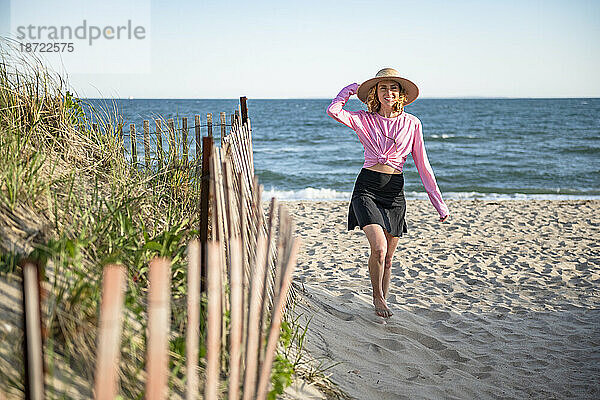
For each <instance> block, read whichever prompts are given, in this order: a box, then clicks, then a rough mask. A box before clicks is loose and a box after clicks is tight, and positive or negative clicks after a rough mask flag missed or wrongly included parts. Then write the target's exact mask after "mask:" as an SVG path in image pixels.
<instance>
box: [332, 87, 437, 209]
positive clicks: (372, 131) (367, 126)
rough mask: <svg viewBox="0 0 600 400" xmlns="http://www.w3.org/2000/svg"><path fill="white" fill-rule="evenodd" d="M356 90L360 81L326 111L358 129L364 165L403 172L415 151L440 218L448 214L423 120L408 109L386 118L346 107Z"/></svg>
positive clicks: (348, 125) (340, 95)
mask: <svg viewBox="0 0 600 400" xmlns="http://www.w3.org/2000/svg"><path fill="white" fill-rule="evenodd" d="M357 90H358V84H356V83H353V84H351V85H348V86H346V87H345V88H343V89H342V90H341V91H340V93H339V94H338V95H337V97H336V98H335V99H333V101H332V102H331V104H330V105H329V107H327V114H328V115H329V116H330V117H332V118H333V119H335V120H337V121H339V122H341V123H342V124H344V125H346V126H347V127H349V128H351V129H353V130H354V131H355V132H356V134H357V135H358V139H359V140H360V142H361V143H362V145H363V146H364V148H365V162H364V164H363V168H367V167H371V166H373V165H375V164H378V163H379V164H386V165H390V166H392V167H394V168H396V169H398V170H400V171H402V166H403V165H404V163H405V162H406V158H407V157H408V154H410V153H412V157H413V160H414V162H415V165H416V167H417V170H418V171H419V176H420V177H421V182H423V186H425V190H426V191H427V195H428V196H429V200H430V201H431V204H433V206H434V207H435V209H436V210H437V211H438V213H439V214H440V217H445V216H446V215H448V214H449V212H448V206H446V204H445V203H444V200H443V199H442V194H441V192H440V189H439V187H438V185H437V182H436V180H435V176H434V175H433V169H432V168H431V165H430V164H429V160H428V159H427V153H426V152H425V144H424V143H423V131H422V126H421V121H420V120H419V119H418V118H417V117H415V116H414V115H411V114H409V113H407V112H406V111H403V112H402V114H400V115H399V116H397V117H396V118H385V117H382V116H381V115H379V114H378V113H370V112H367V111H364V110H360V111H346V110H344V108H343V107H344V105H345V104H346V102H347V101H348V99H349V98H350V96H351V95H353V94H355V93H356V91H357ZM386 136H388V137H386Z"/></svg>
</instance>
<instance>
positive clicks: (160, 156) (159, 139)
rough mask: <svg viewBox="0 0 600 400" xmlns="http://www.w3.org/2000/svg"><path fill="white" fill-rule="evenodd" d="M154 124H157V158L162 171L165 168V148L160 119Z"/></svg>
mask: <svg viewBox="0 0 600 400" xmlns="http://www.w3.org/2000/svg"><path fill="white" fill-rule="evenodd" d="M154 122H155V123H156V156H157V158H158V169H159V170H161V169H162V167H163V147H162V133H161V127H160V119H157V120H155V121H154Z"/></svg>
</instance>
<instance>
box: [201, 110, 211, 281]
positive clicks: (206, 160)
mask: <svg viewBox="0 0 600 400" xmlns="http://www.w3.org/2000/svg"><path fill="white" fill-rule="evenodd" d="M206 124H207V130H208V136H204V137H203V138H202V181H201V187H200V192H201V197H200V232H199V236H200V243H201V244H202V246H201V249H202V257H201V260H202V261H201V262H202V265H201V267H200V270H201V272H202V273H201V278H200V288H201V290H202V291H203V292H204V291H205V290H206V289H205V288H206V286H207V285H206V283H207V281H206V268H207V265H206V253H204V252H205V249H206V247H205V246H204V244H205V243H206V242H207V241H208V214H209V208H208V199H209V197H210V189H209V188H210V179H211V176H210V163H211V157H212V154H213V150H212V147H213V136H212V114H206Z"/></svg>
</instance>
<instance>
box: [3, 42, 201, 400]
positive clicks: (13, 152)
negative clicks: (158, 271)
mask: <svg viewBox="0 0 600 400" xmlns="http://www.w3.org/2000/svg"><path fill="white" fill-rule="evenodd" d="M3 46H4V47H3V48H2V50H1V52H0V165H1V166H2V167H1V168H0V233H1V235H0V272H2V273H3V275H5V276H8V275H11V276H18V272H19V271H18V270H19V267H18V261H19V259H20V258H22V257H25V256H29V257H34V258H36V259H37V260H39V262H40V264H41V265H42V266H43V270H44V275H45V281H46V285H45V289H46V293H47V294H46V295H47V301H45V302H44V304H45V307H44V310H43V312H44V323H45V325H46V331H47V338H46V342H45V348H46V363H47V365H48V367H49V374H47V375H48V377H49V381H48V382H47V386H48V391H49V392H50V393H52V396H55V397H59V398H60V397H61V396H63V394H61V389H60V388H61V387H62V388H65V387H67V389H68V386H69V380H70V379H71V378H69V376H71V375H72V374H73V372H74V371H76V374H77V375H78V376H79V377H80V378H81V380H82V381H83V382H88V383H89V382H93V372H94V365H95V348H96V336H95V334H96V329H97V324H98V303H99V296H100V284H101V272H102V267H103V266H104V265H106V264H107V263H111V262H116V263H121V264H123V265H124V266H125V267H126V268H127V285H128V286H127V290H126V295H125V309H126V311H125V321H124V325H123V326H124V332H123V342H122V345H123V349H124V351H123V352H122V357H121V373H122V376H121V395H122V396H123V397H124V398H131V399H134V398H142V396H143V382H144V379H143V375H144V352H145V345H144V343H145V328H146V316H145V310H146V305H145V299H146V293H145V292H146V290H147V282H146V274H147V264H148V261H149V260H150V259H151V258H152V257H154V256H157V255H158V256H166V257H169V258H171V260H172V264H173V267H172V282H173V284H172V299H173V300H172V315H173V318H172V324H171V333H172V337H171V341H170V350H171V353H170V366H169V367H170V370H171V374H170V379H169V385H170V387H171V392H172V393H174V394H181V393H182V389H183V385H184V382H185V376H184V374H183V369H184V365H185V360H184V354H185V347H184V343H185V339H184V331H185V318H186V306H185V294H186V268H185V251H186V247H187V243H188V242H189V240H190V239H191V238H193V237H194V236H195V235H196V230H195V228H196V226H197V224H198V220H197V216H198V210H197V204H198V198H199V186H198V184H197V180H196V179H195V176H193V174H192V171H190V170H186V169H164V170H161V171H148V170H145V171H142V170H138V169H134V168H132V167H131V166H130V163H129V161H127V160H126V159H125V158H124V156H123V144H122V142H121V140H120V138H119V136H118V135H117V134H116V132H115V128H116V127H117V126H118V124H119V123H122V120H121V118H120V115H119V113H118V110H117V109H116V107H115V106H114V104H112V105H110V104H108V105H107V106H106V107H102V108H98V107H93V106H92V105H91V104H87V103H86V102H85V101H82V100H79V99H78V98H77V97H76V95H74V94H72V93H70V92H69V91H68V85H67V82H66V81H65V80H64V79H63V78H62V77H61V76H59V75H57V74H54V73H53V72H51V71H49V70H47V69H46V68H44V66H43V64H42V63H41V62H40V60H38V59H36V58H35V57H32V56H27V57H24V56H21V55H20V54H19V53H17V52H15V51H12V50H11V49H10V48H7V45H6V43H3ZM92 123H95V124H97V125H98V126H99V128H100V129H98V131H95V130H93V129H92ZM109 129H110V130H109ZM201 332H204V330H203V329H201ZM5 339H11V338H5ZM12 339H15V340H18V339H19V337H18V335H16V336H15V337H13V338H12ZM4 342H5V343H6V344H7V345H9V343H8V342H7V341H6V340H5V341H4ZM201 343H203V340H202V338H201ZM14 344H15V343H11V344H10V345H14ZM200 351H201V353H202V352H203V351H204V350H203V349H201V350H200ZM201 355H202V354H201ZM19 356H20V353H18V352H16V354H15V357H14V362H17V363H18V364H17V365H13V367H14V368H13V369H12V370H9V371H6V370H5V369H0V384H1V385H2V386H3V389H4V390H5V391H6V392H9V393H15V392H19V391H21V390H23V387H22V381H23V380H22V376H21V374H22V373H23V366H22V361H21V357H19ZM55 378H56V379H58V380H59V381H60V380H62V382H54V381H53V380H54V379H55ZM91 386H92V385H87V388H89V387H91ZM65 390H66V389H65ZM69 390H70V389H69ZM79 390H83V391H84V393H81V395H83V396H84V397H88V396H90V395H91V393H90V392H89V391H88V392H85V388H80V389H79ZM67 391H68V390H67Z"/></svg>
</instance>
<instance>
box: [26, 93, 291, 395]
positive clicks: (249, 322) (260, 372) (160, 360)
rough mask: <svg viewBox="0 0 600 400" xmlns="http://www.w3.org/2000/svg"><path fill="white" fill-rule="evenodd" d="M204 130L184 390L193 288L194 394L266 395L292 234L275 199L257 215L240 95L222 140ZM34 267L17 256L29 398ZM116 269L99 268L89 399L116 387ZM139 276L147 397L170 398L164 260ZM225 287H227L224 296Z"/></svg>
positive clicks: (189, 386)
mask: <svg viewBox="0 0 600 400" xmlns="http://www.w3.org/2000/svg"><path fill="white" fill-rule="evenodd" d="M221 115H222V116H223V115H224V113H221ZM146 125H147V124H144V126H146ZM208 133H209V135H207V136H205V137H203V138H202V152H201V153H198V154H202V166H201V167H202V185H203V187H202V192H201V204H200V213H201V222H200V235H199V239H197V240H193V241H192V242H190V243H189V246H188V298H187V317H188V319H187V328H186V357H187V360H186V366H187V368H186V374H187V379H186V399H197V398H199V396H200V394H201V393H200V377H199V376H198V371H199V369H198V361H199V360H198V346H199V337H200V332H199V326H200V321H199V318H200V304H201V302H200V298H201V293H202V292H206V294H207V321H206V324H205V326H206V327H207V332H206V349H207V352H206V363H205V364H206V371H205V377H204V390H203V398H204V399H207V400H212V399H217V398H222V397H223V394H224V392H226V393H227V398H228V399H230V400H233V399H236V400H238V399H243V400H249V399H265V398H266V397H267V394H268V392H269V385H270V376H271V369H272V364H273V360H274V357H275V354H276V351H277V343H278V341H279V332H280V327H281V320H282V316H283V313H284V311H285V308H286V306H287V305H288V303H289V302H290V298H291V290H292V287H291V280H292V274H293V272H294V269H295V265H296V258H297V254H298V251H299V246H300V241H299V239H298V238H296V237H294V236H293V235H292V232H293V221H292V218H291V217H290V215H289V213H288V212H287V210H286V208H285V207H283V206H282V205H278V203H277V200H276V199H275V198H272V199H271V202H270V204H269V206H270V207H269V212H268V217H267V218H265V215H264V211H263V206H262V204H261V195H262V190H263V188H262V185H260V184H259V183H258V179H257V177H256V176H255V175H254V166H253V158H252V138H251V130H250V120H249V119H248V118H247V108H246V103H245V98H243V100H242V102H241V113H235V114H233V115H232V118H231V129H230V131H229V133H228V134H227V133H226V132H225V131H223V132H222V135H221V147H217V146H215V145H214V143H213V137H212V134H211V130H208ZM198 139H199V138H197V143H198V142H199V140H198ZM197 151H198V150H197ZM132 154H135V151H132ZM183 160H186V159H185V156H184V158H183ZM186 163H187V160H186ZM188 166H189V165H188ZM197 167H198V168H200V165H199V164H198V166H197ZM209 215H210V216H211V218H209ZM209 221H210V222H211V224H210V226H209V225H208V223H209ZM36 268H37V266H36V265H35V263H34V262H31V261H27V262H25V263H24V264H23V293H24V296H23V299H24V308H23V309H24V318H25V327H26V329H25V331H26V335H25V341H26V345H25V351H26V380H27V382H26V391H27V397H28V398H32V399H41V398H43V393H44V388H43V381H44V380H43V373H44V372H43V361H42V360H43V353H42V350H43V348H42V342H41V335H40V330H41V327H40V326H41V325H40V298H39V275H38V272H37V271H36ZM125 276H126V274H125V267H124V266H122V265H118V264H112V265H107V266H105V267H104V271H103V281H102V300H101V306H100V321H99V326H98V338H97V353H96V354H97V360H96V373H95V385H94V396H95V398H96V399H111V400H113V399H114V398H115V396H116V394H117V388H118V365H119V354H120V348H119V345H120V337H121V327H122V314H123V298H124V290H125V287H126V285H125ZM148 277H149V291H148V301H147V304H148V309H147V313H148V340H147V349H146V398H147V399H157V400H158V399H166V398H168V397H169V393H168V388H167V381H168V376H169V372H168V345H169V327H170V293H171V291H170V277H171V261H170V260H169V259H166V258H155V259H153V260H152V261H150V263H149V274H148ZM225 287H228V288H229V295H227V294H226V290H225ZM226 312H228V313H229V317H230V324H229V326H230V329H229V330H227V327H226V326H225V323H224V321H223V315H224V314H225V313H226ZM226 353H228V354H229V358H228V362H225V360H226V357H224V355H225V354H226ZM224 375H226V376H228V380H227V385H225V384H224V383H223V382H221V381H220V380H221V376H224ZM225 386H226V389H223V388H224V387H225Z"/></svg>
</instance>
